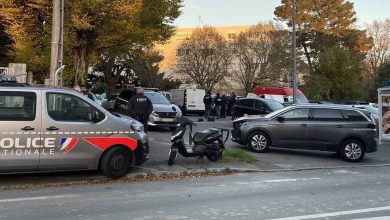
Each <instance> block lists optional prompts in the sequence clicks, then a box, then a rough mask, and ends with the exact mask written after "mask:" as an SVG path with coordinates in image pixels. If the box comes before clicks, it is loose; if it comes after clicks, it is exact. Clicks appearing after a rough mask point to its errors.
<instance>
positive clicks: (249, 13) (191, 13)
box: [175, 0, 390, 27]
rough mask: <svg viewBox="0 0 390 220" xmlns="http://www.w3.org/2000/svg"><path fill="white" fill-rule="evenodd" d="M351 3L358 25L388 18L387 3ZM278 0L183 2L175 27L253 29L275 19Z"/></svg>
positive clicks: (370, 0)
mask: <svg viewBox="0 0 390 220" xmlns="http://www.w3.org/2000/svg"><path fill="white" fill-rule="evenodd" d="M349 1H350V2H353V3H354V9H355V12H356V17H357V19H358V21H357V25H359V26H361V27H363V26H364V25H365V24H370V23H372V22H373V21H374V20H380V21H383V20H385V19H386V18H390V13H389V9H390V0H349ZM280 4H281V0H184V3H183V5H184V7H183V8H182V14H181V16H180V17H179V18H178V19H177V20H176V22H175V25H176V26H178V27H197V26H199V25H200V26H203V25H210V26H235V25H254V24H257V23H259V22H267V21H271V20H273V19H274V18H275V16H274V9H275V7H276V6H279V5H280Z"/></svg>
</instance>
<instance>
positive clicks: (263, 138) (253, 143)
mask: <svg viewBox="0 0 390 220" xmlns="http://www.w3.org/2000/svg"><path fill="white" fill-rule="evenodd" d="M247 143H248V147H249V148H250V149H251V150H252V151H253V152H256V153H265V152H268V151H269V145H270V139H269V137H268V135H267V134H265V133H264V132H262V131H255V132H253V133H252V134H251V135H250V136H249V138H248V141H247Z"/></svg>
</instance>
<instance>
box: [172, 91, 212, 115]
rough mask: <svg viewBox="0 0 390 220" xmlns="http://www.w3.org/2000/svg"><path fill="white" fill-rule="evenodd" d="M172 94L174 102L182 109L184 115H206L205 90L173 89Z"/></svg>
mask: <svg viewBox="0 0 390 220" xmlns="http://www.w3.org/2000/svg"><path fill="white" fill-rule="evenodd" d="M171 94H172V100H173V102H174V103H175V104H176V105H178V106H179V107H180V109H181V111H182V112H183V114H186V113H197V114H199V115H203V114H204V111H205V105H204V103H203V98H204V96H205V94H206V91H205V90H204V89H172V90H171Z"/></svg>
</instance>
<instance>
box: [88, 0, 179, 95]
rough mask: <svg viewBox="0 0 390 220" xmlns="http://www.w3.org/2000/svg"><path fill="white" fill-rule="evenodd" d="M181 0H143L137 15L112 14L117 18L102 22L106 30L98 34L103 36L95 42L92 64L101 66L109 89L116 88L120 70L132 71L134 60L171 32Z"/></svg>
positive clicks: (161, 41) (163, 39)
mask: <svg viewBox="0 0 390 220" xmlns="http://www.w3.org/2000/svg"><path fill="white" fill-rule="evenodd" d="M181 1H182V0H154V1H143V2H142V5H141V6H140V8H139V10H138V12H137V13H138V14H137V16H138V19H135V20H134V19H133V18H132V19H124V20H123V19H121V18H115V19H119V22H116V24H112V25H105V26H106V27H107V28H108V30H107V31H106V32H104V33H101V34H100V35H101V37H102V38H104V39H105V40H101V41H97V42H96V52H95V56H96V57H98V59H96V64H95V65H96V66H97V69H103V70H104V71H103V73H104V75H105V78H106V80H107V83H108V89H109V91H110V92H113V91H114V90H115V85H116V84H117V83H118V81H119V79H120V78H121V74H122V73H123V71H125V72H126V73H130V72H133V70H132V68H133V66H132V65H134V61H135V60H137V59H140V58H141V57H143V53H144V51H148V48H151V47H152V46H153V44H155V43H163V42H165V41H166V40H168V39H169V37H170V36H171V35H172V34H173V31H174V26H173V21H174V20H175V19H176V18H177V17H178V16H179V15H180V7H181ZM130 6H131V5H130ZM130 6H129V7H130ZM129 16H130V15H129ZM130 17H131V16H130ZM115 19H114V18H113V21H115ZM124 23H125V24H124ZM111 29H114V30H111ZM113 34H114V35H113ZM103 36H104V37H103Z"/></svg>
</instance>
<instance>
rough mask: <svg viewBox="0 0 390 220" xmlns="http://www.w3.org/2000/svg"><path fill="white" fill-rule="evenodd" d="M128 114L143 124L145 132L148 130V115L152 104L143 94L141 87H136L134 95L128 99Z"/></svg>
mask: <svg viewBox="0 0 390 220" xmlns="http://www.w3.org/2000/svg"><path fill="white" fill-rule="evenodd" d="M129 111H130V116H131V117H132V118H134V119H136V120H138V121H139V122H141V123H142V124H143V125H144V131H145V133H147V132H148V120H149V115H150V114H151V113H152V111H153V104H152V102H151V101H150V99H148V97H146V96H145V95H144V91H143V90H142V89H141V88H137V89H136V95H134V96H133V97H132V98H131V99H130V101H129Z"/></svg>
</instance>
